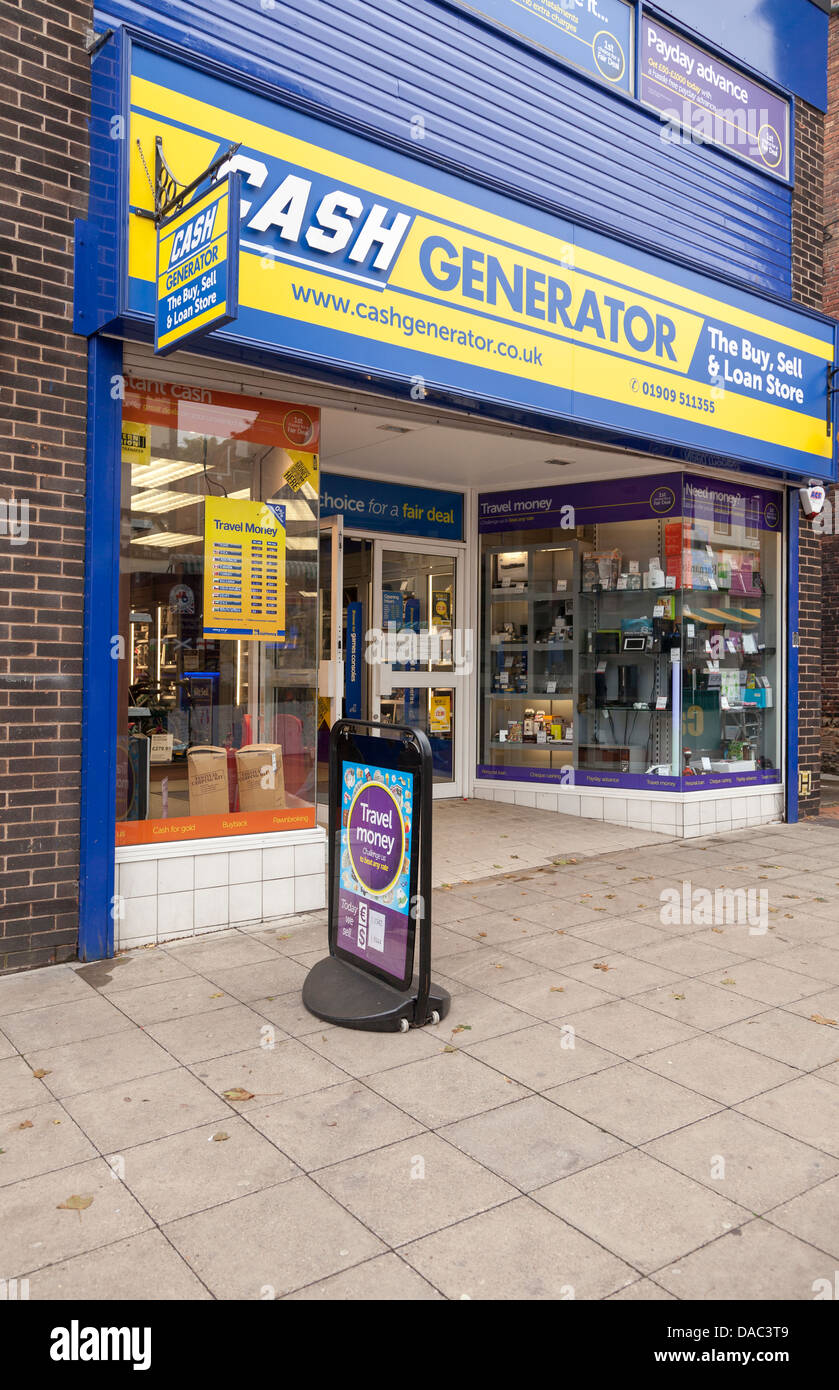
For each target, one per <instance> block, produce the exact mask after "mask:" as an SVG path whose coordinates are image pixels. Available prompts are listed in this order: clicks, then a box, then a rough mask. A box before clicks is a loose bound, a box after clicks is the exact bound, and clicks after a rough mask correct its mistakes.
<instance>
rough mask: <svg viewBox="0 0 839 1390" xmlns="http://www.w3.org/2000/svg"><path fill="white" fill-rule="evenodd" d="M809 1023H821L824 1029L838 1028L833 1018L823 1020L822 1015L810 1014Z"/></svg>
mask: <svg viewBox="0 0 839 1390" xmlns="http://www.w3.org/2000/svg"><path fill="white" fill-rule="evenodd" d="M810 1022H811V1023H823V1024H824V1026H825V1028H836V1027H837V1026H839V1025H837V1023H836V1019H835V1018H825V1017H824V1015H823V1014H810Z"/></svg>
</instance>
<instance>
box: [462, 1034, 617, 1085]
mask: <svg viewBox="0 0 839 1390" xmlns="http://www.w3.org/2000/svg"><path fill="white" fill-rule="evenodd" d="M469 1052H470V1054H471V1055H472V1056H473V1057H476V1058H478V1060H479V1061H482V1062H486V1063H487V1065H488V1066H490V1067H493V1068H494V1069H495V1070H496V1071H498V1072H500V1073H501V1074H502V1075H503V1076H506V1077H511V1078H512V1079H513V1080H514V1081H518V1082H520V1083H521V1084H522V1085H523V1086H528V1087H529V1088H530V1090H532V1091H545V1090H547V1089H548V1088H549V1087H550V1086H558V1085H560V1083H561V1082H563V1081H572V1080H573V1079H574V1078H575V1077H577V1076H587V1075H588V1073H589V1072H593V1071H600V1070H601V1069H602V1068H603V1067H610V1066H614V1065H616V1063H617V1062H619V1061H620V1060H621V1058H620V1057H619V1056H618V1055H617V1053H614V1052H608V1051H606V1050H605V1049H604V1048H602V1047H597V1046H595V1044H594V1043H590V1042H587V1041H586V1040H585V1038H577V1037H575V1036H574V1035H572V1034H567V1035H565V1034H563V1033H562V1030H561V1027H557V1026H556V1025H554V1024H552V1023H539V1024H534V1026H533V1027H532V1028H522V1029H520V1030H519V1031H518V1032H515V1033H509V1034H506V1035H505V1036H504V1037H501V1038H490V1039H489V1040H488V1041H487V1042H483V1043H478V1044H477V1045H476V1046H474V1047H470V1048H469Z"/></svg>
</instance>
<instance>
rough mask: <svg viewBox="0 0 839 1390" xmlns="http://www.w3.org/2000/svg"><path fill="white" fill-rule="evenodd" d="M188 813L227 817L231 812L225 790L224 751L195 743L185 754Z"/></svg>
mask: <svg viewBox="0 0 839 1390" xmlns="http://www.w3.org/2000/svg"><path fill="white" fill-rule="evenodd" d="M187 765H188V767H189V814H190V815H191V816H226V815H227V813H228V812H229V810H230V793H229V791H228V787H227V749H226V748H214V747H213V746H212V744H209V743H206V744H200V743H199V744H196V745H195V747H194V748H190V750H189V752H188V753H187Z"/></svg>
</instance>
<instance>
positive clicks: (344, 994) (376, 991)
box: [303, 956, 452, 1033]
mask: <svg viewBox="0 0 839 1390" xmlns="http://www.w3.org/2000/svg"><path fill="white" fill-rule="evenodd" d="M417 994H418V988H417V982H416V980H415V981H414V983H413V986H412V988H411V989H409V990H406V991H404V992H403V991H402V990H398V989H394V988H393V986H392V985H388V984H385V982H384V980H379V979H377V978H376V976H375V975H370V974H368V973H367V972H366V971H364V970H357V969H356V968H355V966H352V965H350V964H348V962H347V961H343V960H339V959H338V957H337V956H325V957H324V959H323V960H319V961H318V963H317V965H314V966H312V969H311V970H310V971H309V973H308V975H307V976H306V979H305V981H304V984H303V1003H304V1004H305V1006H306V1008H307V1009H308V1010H309V1012H310V1013H312V1014H315V1016H316V1017H317V1018H322V1019H323V1020H324V1022H326V1023H337V1024H338V1026H339V1027H341V1028H364V1029H366V1030H367V1031H368V1032H371V1033H399V1032H403V1033H404V1032H407V1030H408V1029H409V1028H410V1027H411V1025H412V1024H413V1025H414V1026H415V1027H419V1026H421V1025H422V1024H425V1023H439V1021H440V1019H441V1018H445V1016H446V1014H447V1013H448V1012H449V1006H450V1005H451V1002H452V1001H451V997H450V995H449V994H448V992H447V991H446V990H445V989H443V988H442V987H441V986H440V985H435V984H432V986H431V989H430V991H429V994H428V1007H427V1016H426V1017H425V1018H424V1019H421V1020H416V1021H415V1019H414V1013H415V1008H416V1003H417ZM435 1015H436V1017H435Z"/></svg>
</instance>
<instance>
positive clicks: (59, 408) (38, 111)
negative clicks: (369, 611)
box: [0, 0, 92, 973]
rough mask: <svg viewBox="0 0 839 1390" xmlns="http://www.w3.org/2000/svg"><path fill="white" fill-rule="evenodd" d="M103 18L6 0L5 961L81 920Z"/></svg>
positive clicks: (62, 943) (0, 963)
mask: <svg viewBox="0 0 839 1390" xmlns="http://www.w3.org/2000/svg"><path fill="white" fill-rule="evenodd" d="M91 27H92V5H91V4H89V3H87V0H69V3H65V4H62V5H53V4H49V3H45V2H44V0H22V3H21V0H18V3H14V0H2V4H0V91H2V98H1V99H0V401H2V411H0V416H1V417H2V418H0V500H2V503H3V505H2V507H0V517H2V518H4V519H5V524H4V525H2V526H0V530H2V531H3V532H4V534H0V706H2V707H1V708H0V973H4V972H9V971H15V970H19V969H22V968H24V967H28V966H32V965H46V964H49V963H50V962H53V961H58V960H66V959H68V958H70V957H72V956H73V955H75V951H76V939H77V931H78V862H79V861H78V832H79V777H80V765H81V756H80V753H81V747H80V711H81V673H82V618H83V575H84V480H85V470H84V444H85V396H86V392H85V381H86V370H85V364H86V346H85V342H84V340H83V339H80V338H76V337H74V336H73V332H72V266H73V219H74V217H76V216H79V215H84V214H85V212H86V205H87V188H88V146H87V118H88V111H89V92H90V63H89V59H88V55H87V53H86V52H85V47H84V45H85V41H86V36H87V34H88V32H89V30H90V28H91ZM12 497H14V498H16V499H19V502H18V509H17V511H18V518H19V522H20V523H21V524H23V531H22V533H21V534H20V535H19V536H15V537H13V536H11V535H10V534H9V524H8V520H9V518H8V512H9V506H8V503H9V499H10V498H12ZM25 503H28V508H29V516H28V538H25V537H26V527H25V518H24V514H23V507H24V504H25ZM13 539H14V540H15V541H24V543H22V544H17V543H16V544H12V541H13Z"/></svg>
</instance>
